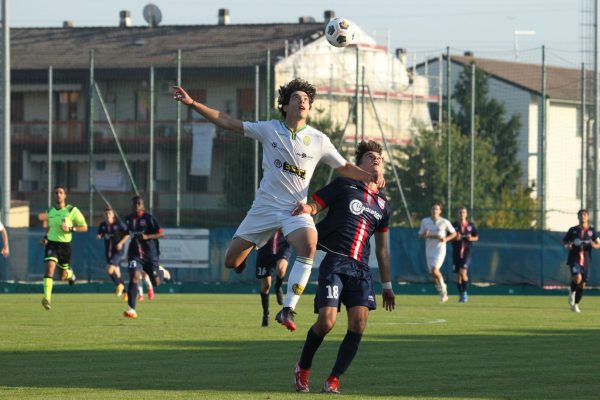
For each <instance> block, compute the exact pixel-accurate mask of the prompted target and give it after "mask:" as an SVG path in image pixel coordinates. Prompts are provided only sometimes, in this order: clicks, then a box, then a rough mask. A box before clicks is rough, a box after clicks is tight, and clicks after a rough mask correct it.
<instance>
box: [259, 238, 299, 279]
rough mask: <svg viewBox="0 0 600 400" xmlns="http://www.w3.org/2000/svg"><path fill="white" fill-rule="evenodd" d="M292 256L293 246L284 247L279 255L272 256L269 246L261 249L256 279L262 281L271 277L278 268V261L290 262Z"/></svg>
mask: <svg viewBox="0 0 600 400" xmlns="http://www.w3.org/2000/svg"><path fill="white" fill-rule="evenodd" d="M291 256H292V247H291V246H282V247H281V249H280V250H279V251H278V252H277V254H271V249H270V248H268V247H267V246H263V247H261V248H260V249H258V251H257V254H256V277H257V278H258V279H261V278H266V277H268V276H271V275H272V274H273V270H275V267H276V266H277V261H279V260H288V261H289V259H290V257H291Z"/></svg>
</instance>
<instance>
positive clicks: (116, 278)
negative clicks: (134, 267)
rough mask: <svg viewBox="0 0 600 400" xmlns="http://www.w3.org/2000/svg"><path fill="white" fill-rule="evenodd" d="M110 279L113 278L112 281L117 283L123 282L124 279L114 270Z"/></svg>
mask: <svg viewBox="0 0 600 400" xmlns="http://www.w3.org/2000/svg"><path fill="white" fill-rule="evenodd" d="M110 279H112V281H113V282H114V284H115V285H118V284H119V283H122V282H123V281H121V278H120V277H119V276H118V275H117V273H116V272H113V273H112V274H110Z"/></svg>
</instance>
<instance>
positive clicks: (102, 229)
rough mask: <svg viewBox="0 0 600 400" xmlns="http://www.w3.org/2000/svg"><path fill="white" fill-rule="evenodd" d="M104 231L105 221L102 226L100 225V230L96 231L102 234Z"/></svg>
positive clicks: (97, 233)
mask: <svg viewBox="0 0 600 400" xmlns="http://www.w3.org/2000/svg"><path fill="white" fill-rule="evenodd" d="M103 233H104V222H103V223H101V224H100V226H99V227H98V232H96V235H102V234H103Z"/></svg>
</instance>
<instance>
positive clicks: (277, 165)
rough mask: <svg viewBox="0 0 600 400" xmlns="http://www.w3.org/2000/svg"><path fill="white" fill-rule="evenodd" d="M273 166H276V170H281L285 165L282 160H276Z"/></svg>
mask: <svg viewBox="0 0 600 400" xmlns="http://www.w3.org/2000/svg"><path fill="white" fill-rule="evenodd" d="M273 164H275V167H276V168H281V166H282V165H283V163H282V162H281V160H275V162H274V163H273Z"/></svg>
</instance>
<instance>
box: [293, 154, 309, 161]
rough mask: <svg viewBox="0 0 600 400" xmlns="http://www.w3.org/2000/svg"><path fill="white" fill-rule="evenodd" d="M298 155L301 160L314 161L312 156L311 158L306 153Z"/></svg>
mask: <svg viewBox="0 0 600 400" xmlns="http://www.w3.org/2000/svg"><path fill="white" fill-rule="evenodd" d="M296 155H297V156H298V157H300V158H308V159H309V160H312V159H313V157H312V156H309V155H308V154H306V153H296Z"/></svg>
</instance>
